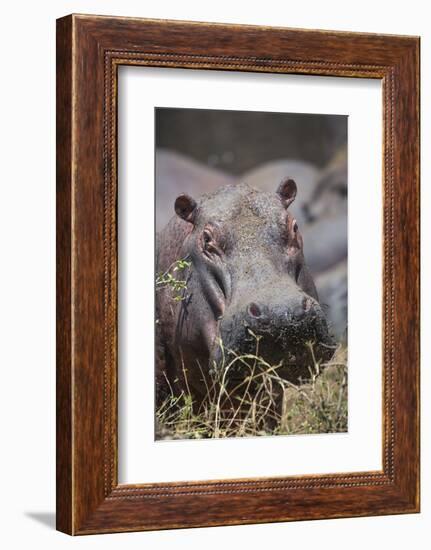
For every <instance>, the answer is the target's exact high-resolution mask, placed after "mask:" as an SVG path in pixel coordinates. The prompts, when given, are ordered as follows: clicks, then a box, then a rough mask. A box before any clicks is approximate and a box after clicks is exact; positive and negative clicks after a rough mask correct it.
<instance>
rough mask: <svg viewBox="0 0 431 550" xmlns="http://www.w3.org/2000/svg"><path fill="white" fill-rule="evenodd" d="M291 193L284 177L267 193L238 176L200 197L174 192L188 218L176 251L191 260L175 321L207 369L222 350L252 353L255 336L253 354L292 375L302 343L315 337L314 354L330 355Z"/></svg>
mask: <svg viewBox="0 0 431 550" xmlns="http://www.w3.org/2000/svg"><path fill="white" fill-rule="evenodd" d="M274 187H275V186H274ZM296 193H297V186H296V184H295V182H294V181H293V180H292V179H290V178H286V179H285V180H283V181H282V182H281V183H280V185H279V186H278V188H277V189H274V192H272V193H267V192H261V191H257V190H254V189H252V188H250V187H249V186H248V185H247V184H244V183H241V184H238V185H228V186H225V187H222V188H220V189H219V190H218V191H216V192H215V193H213V194H211V195H208V196H203V197H201V198H200V199H199V200H194V199H193V198H191V197H189V196H188V195H180V196H179V197H178V198H177V199H176V202H175V211H176V213H177V215H178V216H179V217H180V218H182V219H183V220H184V221H185V222H187V224H189V225H188V228H189V231H188V235H187V237H186V239H185V240H184V244H183V249H182V255H183V256H187V257H188V258H189V259H190V260H191V263H192V267H191V272H190V275H189V280H188V284H187V294H188V298H187V299H185V300H183V302H181V311H180V313H179V317H178V325H177V327H178V328H177V338H178V339H180V344H181V347H182V352H183V353H184V354H185V356H186V359H187V358H188V359H189V360H192V359H193V357H195V358H198V359H199V361H200V365H201V366H203V368H213V367H214V366H217V365H220V364H221V362H222V361H221V359H222V357H221V355H222V354H223V355H224V353H225V352H226V350H232V351H234V352H235V353H238V354H248V353H255V352H256V342H257V338H256V337H260V338H258V340H259V355H260V356H262V357H263V358H264V359H265V361H267V362H268V363H270V364H273V365H275V364H279V363H280V362H281V361H284V362H285V366H286V369H285V375H284V376H285V377H287V379H291V380H292V381H293V380H297V379H298V376H299V375H301V376H303V375H305V376H307V374H308V372H309V371H308V366H306V365H305V361H304V352H305V350H306V348H307V346H306V342H310V341H312V342H314V344H315V346H316V349H315V353H317V354H318V355H319V357H324V358H329V356H330V355H331V354H332V352H333V346H332V344H333V342H332V340H331V337H330V336H329V334H328V328H327V324H326V320H325V316H324V314H323V312H322V309H321V307H320V305H319V302H318V296H317V292H316V288H315V286H314V283H313V279H312V277H311V275H310V272H309V271H308V268H307V266H306V264H305V261H304V253H303V242H302V237H301V233H300V230H299V227H298V223H297V222H296V220H295V219H294V217H293V216H292V215H291V213H290V212H289V210H288V207H289V205H290V204H291V203H292V202H293V201H294V199H295V196H296ZM220 342H222V343H223V346H221V345H220ZM205 363H206V365H208V366H207V367H206V366H205ZM308 364H310V361H309V358H308ZM301 368H305V369H306V370H305V372H304V370H302V371H301ZM189 370H190V369H189ZM301 373H302V374H301ZM192 383H193V381H192ZM194 385H195V386H196V385H198V381H197V380H196V381H195V384H194Z"/></svg>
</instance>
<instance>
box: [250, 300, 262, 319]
mask: <svg viewBox="0 0 431 550" xmlns="http://www.w3.org/2000/svg"><path fill="white" fill-rule="evenodd" d="M247 310H248V314H249V315H250V316H251V317H255V318H257V317H261V316H262V312H261V310H260V307H259V306H258V305H257V304H255V303H254V302H251V304H249V305H248V308H247Z"/></svg>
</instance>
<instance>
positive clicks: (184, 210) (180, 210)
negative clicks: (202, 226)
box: [175, 194, 197, 223]
mask: <svg viewBox="0 0 431 550" xmlns="http://www.w3.org/2000/svg"><path fill="white" fill-rule="evenodd" d="M196 206H197V204H196V201H195V200H194V199H193V198H192V197H189V195H184V194H183V195H180V196H179V197H177V199H176V201H175V212H176V213H177V215H178V216H179V217H180V218H182V219H183V220H185V221H186V222H191V223H193V217H194V213H195V210H196Z"/></svg>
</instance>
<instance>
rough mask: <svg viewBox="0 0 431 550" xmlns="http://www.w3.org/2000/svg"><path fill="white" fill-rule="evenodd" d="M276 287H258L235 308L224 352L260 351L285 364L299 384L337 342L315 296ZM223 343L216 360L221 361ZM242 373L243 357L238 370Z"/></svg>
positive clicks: (224, 333) (224, 329) (224, 325)
mask: <svg viewBox="0 0 431 550" xmlns="http://www.w3.org/2000/svg"><path fill="white" fill-rule="evenodd" d="M289 290H290V291H288V293H287V297H286V289H285V288H281V289H276V288H274V287H270V288H268V289H266V291H265V292H263V291H262V290H261V291H257V292H256V295H255V296H254V297H253V299H252V300H251V299H250V300H247V299H243V300H241V301H240V302H239V303H237V304H234V305H233V306H232V307H230V308H229V309H228V310H227V311H226V314H225V316H224V318H223V320H222V321H221V323H220V341H221V342H222V343H223V347H224V354H226V352H227V353H234V354H237V355H258V356H259V357H262V358H264V360H265V362H267V363H268V364H270V365H272V366H275V365H281V366H282V370H281V371H280V372H282V375H283V378H285V379H287V380H289V381H291V382H293V383H296V382H298V381H299V379H306V378H309V377H310V368H311V369H313V368H314V365H313V361H319V362H324V361H326V360H329V359H330V357H331V356H332V354H333V352H334V349H335V346H334V341H333V340H332V338H331V336H330V335H329V332H328V326H327V323H326V319H325V315H324V313H323V311H322V309H321V307H320V305H319V303H318V302H317V300H315V299H314V298H312V297H311V296H309V295H307V294H306V293H305V292H303V291H301V290H300V289H299V288H298V289H289ZM220 353H221V350H220V348H219V347H218V348H216V349H215V353H214V355H213V360H214V361H215V363H216V364H218V365H220V361H221V355H220ZM233 376H234V377H235V378H240V377H241V362H238V363H237V367H236V368H235V370H234V372H233Z"/></svg>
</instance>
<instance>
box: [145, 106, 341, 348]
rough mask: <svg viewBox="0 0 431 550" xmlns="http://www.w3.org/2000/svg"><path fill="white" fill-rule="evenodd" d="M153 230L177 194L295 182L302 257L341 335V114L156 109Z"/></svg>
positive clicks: (267, 187)
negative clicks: (242, 184)
mask: <svg viewBox="0 0 431 550" xmlns="http://www.w3.org/2000/svg"><path fill="white" fill-rule="evenodd" d="M155 132H156V152H155V155H156V159H155V160H156V229H157V231H160V230H161V229H163V227H164V226H165V225H166V223H167V222H168V221H169V219H170V218H171V217H172V215H173V214H174V202H175V199H176V197H177V196H178V195H179V194H180V193H188V194H190V195H192V196H194V197H198V196H199V195H202V194H205V193H210V192H212V191H213V190H215V189H216V188H217V187H219V186H222V185H226V184H227V183H237V182H238V181H244V182H246V183H248V184H249V185H250V186H251V187H254V188H256V189H260V190H262V191H275V189H276V188H277V185H278V183H279V182H280V181H281V179H282V178H284V177H286V176H290V177H292V178H293V179H294V180H295V181H296V183H297V186H298V195H297V198H296V200H295V202H294V203H293V204H292V206H291V207H290V210H291V211H292V213H293V215H294V216H295V218H296V219H297V221H298V224H299V225H300V230H301V232H302V235H303V238H304V254H305V259H306V262H307V264H308V266H309V267H310V270H311V272H312V274H313V277H314V280H315V283H316V287H317V290H318V293H319V298H320V302H321V304H322V306H323V308H324V309H325V312H326V315H327V317H328V321H329V323H330V325H331V330H332V332H333V334H334V336H335V337H336V338H337V340H339V341H342V340H346V338H347V116H342V115H319V114H316V115H315V114H297V113H294V114H293V113H267V112H253V111H226V110H224V111H220V110H202V109H174V108H157V109H156V128H155Z"/></svg>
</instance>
